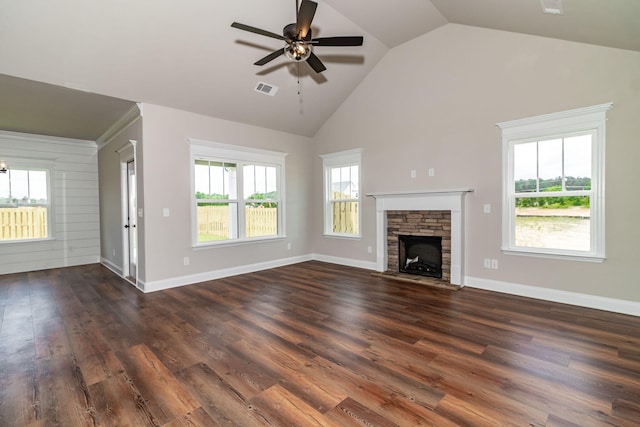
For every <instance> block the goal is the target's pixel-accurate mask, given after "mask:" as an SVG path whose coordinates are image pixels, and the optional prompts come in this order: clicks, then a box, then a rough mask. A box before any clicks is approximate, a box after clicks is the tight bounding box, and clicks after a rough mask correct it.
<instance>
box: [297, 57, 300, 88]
mask: <svg viewBox="0 0 640 427" xmlns="http://www.w3.org/2000/svg"><path fill="white" fill-rule="evenodd" d="M296 65H297V66H298V95H300V63H299V62H298V63H297V64H296Z"/></svg>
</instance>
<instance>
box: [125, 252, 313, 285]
mask: <svg viewBox="0 0 640 427" xmlns="http://www.w3.org/2000/svg"><path fill="white" fill-rule="evenodd" d="M311 259H312V257H311V255H302V256H297V257H291V258H284V259H278V260H273V261H266V262H259V263H256V264H249V265H242V266H239V267H230V268H224V269H222V270H214V271H206V272H204V273H197V274H191V275H189V276H180V277H172V278H170V279H163V280H156V281H151V282H144V283H138V288H140V289H141V290H142V291H143V292H145V293H146V292H155V291H161V290H163V289H170V288H177V287H179V286H184V285H191V284H194V283H199V282H206V281H208V280H215V279H222V278H224V277H230V276H237V275H239V274H246V273H254V272H256V271H262V270H268V269H270V268H276V267H284V266H285V265H291V264H298V263H300V262H305V261H311Z"/></svg>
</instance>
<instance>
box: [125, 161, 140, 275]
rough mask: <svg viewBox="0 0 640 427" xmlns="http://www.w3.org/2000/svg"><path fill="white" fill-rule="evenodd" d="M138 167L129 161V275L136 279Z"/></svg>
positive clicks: (127, 226) (126, 225)
mask: <svg viewBox="0 0 640 427" xmlns="http://www.w3.org/2000/svg"><path fill="white" fill-rule="evenodd" d="M136 219H137V216H136V167H135V162H134V161H133V160H132V161H130V162H127V223H126V224H125V226H124V227H125V228H126V229H127V231H128V233H127V236H128V247H129V251H128V252H129V271H128V272H127V276H128V277H129V278H132V279H134V280H135V278H136V269H137V267H138V233H136Z"/></svg>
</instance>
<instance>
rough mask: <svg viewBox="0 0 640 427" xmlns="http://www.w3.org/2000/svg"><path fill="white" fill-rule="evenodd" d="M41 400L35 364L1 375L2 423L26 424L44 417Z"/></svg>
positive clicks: (0, 403)
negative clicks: (41, 411) (41, 410)
mask: <svg viewBox="0 0 640 427" xmlns="http://www.w3.org/2000/svg"><path fill="white" fill-rule="evenodd" d="M39 401H40V390H39V386H38V382H37V373H36V367H35V365H31V366H30V368H29V369H23V370H22V372H17V373H9V374H7V373H5V374H3V375H2V377H0V425H2V426H24V425H29V424H32V423H35V422H37V421H38V419H40V418H41V417H42V415H41V413H40V406H39Z"/></svg>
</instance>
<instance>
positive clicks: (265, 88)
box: [254, 82, 278, 96]
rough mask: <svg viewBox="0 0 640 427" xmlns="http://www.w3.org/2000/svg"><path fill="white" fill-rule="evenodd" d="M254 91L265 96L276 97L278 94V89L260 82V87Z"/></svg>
mask: <svg viewBox="0 0 640 427" xmlns="http://www.w3.org/2000/svg"><path fill="white" fill-rule="evenodd" d="M254 90H255V91H256V92H260V93H264V94H265V95H269V96H274V95H275V94H276V92H278V87H277V86H274V85H270V84H267V83H265V82H258V85H257V86H256V88H255V89H254Z"/></svg>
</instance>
